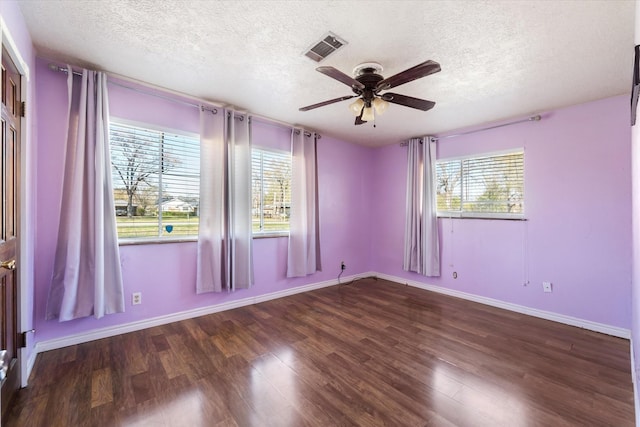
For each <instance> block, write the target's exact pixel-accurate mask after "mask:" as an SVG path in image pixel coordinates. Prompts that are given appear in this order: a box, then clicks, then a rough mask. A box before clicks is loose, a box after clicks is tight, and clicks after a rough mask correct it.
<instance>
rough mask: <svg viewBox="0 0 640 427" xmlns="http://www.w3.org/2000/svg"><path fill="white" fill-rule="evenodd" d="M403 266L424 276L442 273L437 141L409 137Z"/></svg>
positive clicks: (434, 275) (406, 269)
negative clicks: (436, 184) (437, 201)
mask: <svg viewBox="0 0 640 427" xmlns="http://www.w3.org/2000/svg"><path fill="white" fill-rule="evenodd" d="M408 150H409V152H408V155H407V198H406V222H405V234H404V258H403V269H404V270H405V271H413V272H416V273H419V274H422V275H424V276H432V277H437V276H440V245H439V236H438V217H437V214H436V203H435V185H434V172H435V161H436V141H435V139H433V138H430V137H424V138H421V139H419V138H414V139H411V140H409V144H408Z"/></svg>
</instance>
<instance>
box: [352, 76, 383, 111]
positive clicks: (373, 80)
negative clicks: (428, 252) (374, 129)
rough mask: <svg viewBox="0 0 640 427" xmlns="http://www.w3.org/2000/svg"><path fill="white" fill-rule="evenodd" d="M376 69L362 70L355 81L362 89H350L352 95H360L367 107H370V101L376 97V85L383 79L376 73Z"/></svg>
mask: <svg viewBox="0 0 640 427" xmlns="http://www.w3.org/2000/svg"><path fill="white" fill-rule="evenodd" d="M376 71H378V70H377V69H376V68H373V67H371V68H363V69H362V70H361V71H360V75H358V76H357V77H356V80H357V81H359V82H360V83H362V84H363V85H364V89H358V88H356V87H352V90H353V93H355V94H356V95H361V96H362V99H363V100H364V102H365V104H366V106H367V107H370V106H371V101H372V100H373V98H375V96H376V95H377V91H376V85H377V84H378V82H380V81H381V80H383V79H384V77H382V76H381V75H380V74H378V73H376Z"/></svg>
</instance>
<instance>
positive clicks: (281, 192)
mask: <svg viewBox="0 0 640 427" xmlns="http://www.w3.org/2000/svg"><path fill="white" fill-rule="evenodd" d="M251 161H252V165H251V186H252V191H251V193H252V204H251V208H252V209H251V214H252V226H253V233H254V234H273V233H286V232H288V231H289V214H290V209H291V153H289V152H287V151H279V150H269V149H264V148H258V147H253V148H252V151H251Z"/></svg>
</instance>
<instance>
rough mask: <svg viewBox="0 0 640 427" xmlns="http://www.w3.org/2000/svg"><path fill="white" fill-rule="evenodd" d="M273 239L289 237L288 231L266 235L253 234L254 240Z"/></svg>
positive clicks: (266, 233) (265, 233) (267, 233)
mask: <svg viewBox="0 0 640 427" xmlns="http://www.w3.org/2000/svg"><path fill="white" fill-rule="evenodd" d="M273 237H289V232H288V231H274V232H264V233H253V238H254V239H270V238H273Z"/></svg>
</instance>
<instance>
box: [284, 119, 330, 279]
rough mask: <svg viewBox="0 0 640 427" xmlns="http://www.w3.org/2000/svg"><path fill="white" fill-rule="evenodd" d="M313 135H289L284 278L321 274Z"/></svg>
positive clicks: (300, 132) (295, 131)
mask: <svg viewBox="0 0 640 427" xmlns="http://www.w3.org/2000/svg"><path fill="white" fill-rule="evenodd" d="M317 142H318V136H317V134H316V133H313V132H308V131H305V130H304V129H293V130H292V132H291V156H292V164H291V217H290V219H289V250H288V255H287V277H301V276H306V275H309V274H313V273H315V272H316V271H321V270H322V266H321V257H320V221H319V215H318V212H319V210H318V164H317Z"/></svg>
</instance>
